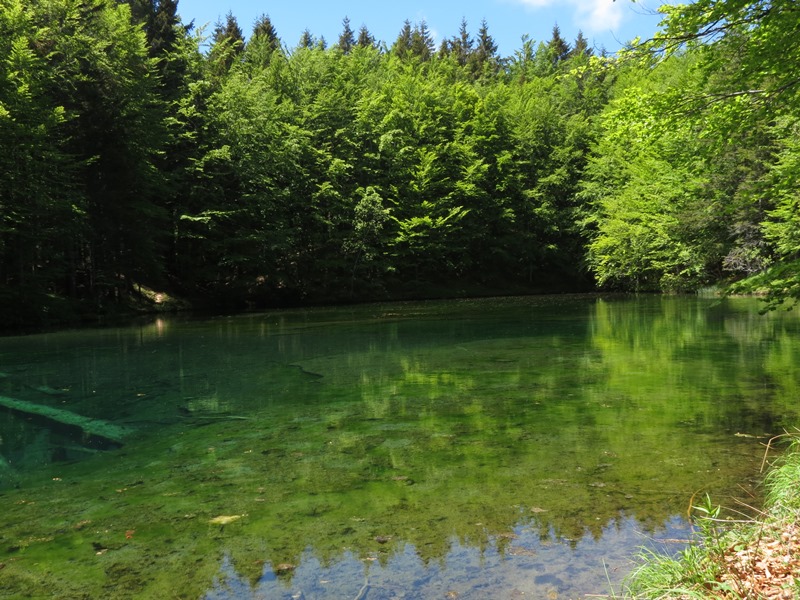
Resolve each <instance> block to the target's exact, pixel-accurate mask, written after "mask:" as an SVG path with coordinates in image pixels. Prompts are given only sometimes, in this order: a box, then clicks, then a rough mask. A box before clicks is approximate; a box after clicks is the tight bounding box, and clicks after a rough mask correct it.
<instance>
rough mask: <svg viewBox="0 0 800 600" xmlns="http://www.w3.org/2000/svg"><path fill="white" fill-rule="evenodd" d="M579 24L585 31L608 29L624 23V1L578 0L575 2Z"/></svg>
mask: <svg viewBox="0 0 800 600" xmlns="http://www.w3.org/2000/svg"><path fill="white" fill-rule="evenodd" d="M574 4H575V5H576V11H577V13H576V14H577V21H578V25H580V26H581V28H582V29H583V30H584V31H588V32H593V31H608V30H609V29H612V30H613V29H616V28H617V27H619V26H620V24H621V23H622V3H621V2H614V0H578V1H577V2H574Z"/></svg>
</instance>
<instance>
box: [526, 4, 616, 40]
mask: <svg viewBox="0 0 800 600" xmlns="http://www.w3.org/2000/svg"><path fill="white" fill-rule="evenodd" d="M515 1H516V2H517V3H519V4H522V5H523V6H528V7H530V8H547V7H550V6H557V5H559V4H561V5H564V4H568V5H570V6H572V8H573V9H574V15H573V19H574V20H575V22H576V23H577V24H578V26H579V27H580V28H581V29H582V30H583V31H584V32H585V33H592V32H599V31H608V30H609V29H616V28H617V27H619V26H620V24H621V23H622V15H623V7H622V5H623V3H622V2H614V0H515Z"/></svg>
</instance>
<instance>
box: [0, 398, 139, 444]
mask: <svg viewBox="0 0 800 600" xmlns="http://www.w3.org/2000/svg"><path fill="white" fill-rule="evenodd" d="M0 406H4V407H6V408H8V409H11V410H13V411H14V412H17V413H20V414H22V415H24V416H31V417H38V418H39V419H42V420H44V421H45V422H51V423H55V424H58V425H65V426H67V427H72V428H77V429H79V430H80V431H81V432H82V433H83V434H84V436H86V437H87V438H90V439H91V438H95V439H99V440H106V441H110V442H114V443H115V444H122V440H123V438H125V437H126V436H128V435H130V434H131V433H133V430H132V429H130V428H128V427H123V426H122V425H116V424H114V423H110V422H108V421H103V420H102V419H92V418H90V417H84V416H83V415H79V414H76V413H74V412H70V411H68V410H64V409H63V408H55V407H53V406H45V405H42V404H35V403H34V402H28V401H26V400H17V399H15V398H8V397H6V396H0Z"/></svg>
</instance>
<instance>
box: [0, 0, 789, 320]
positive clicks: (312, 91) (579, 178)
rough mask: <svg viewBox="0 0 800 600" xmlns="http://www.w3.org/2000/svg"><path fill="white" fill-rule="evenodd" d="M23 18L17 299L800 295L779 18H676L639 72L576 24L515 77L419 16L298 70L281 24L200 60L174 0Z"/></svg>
mask: <svg viewBox="0 0 800 600" xmlns="http://www.w3.org/2000/svg"><path fill="white" fill-rule="evenodd" d="M3 7H4V10H3V11H2V16H1V17H0V27H1V28H2V33H3V37H2V40H1V41H0V60H2V63H1V64H2V71H0V137H2V140H3V142H4V144H5V146H6V147H8V148H12V149H13V150H12V151H11V152H9V153H6V155H5V156H4V157H0V162H2V166H3V175H2V179H0V186H2V191H3V194H2V197H0V203H2V208H3V211H2V213H0V214H1V215H2V216H0V278H2V282H3V284H4V292H3V296H4V298H5V300H4V302H5V304H6V305H8V304H9V303H13V302H14V300H13V299H14V298H19V297H24V296H27V295H31V294H33V295H38V297H39V298H40V299H41V302H44V303H47V302H48V301H47V300H46V298H47V297H52V298H55V299H58V298H64V297H69V298H73V299H75V300H87V301H89V303H90V304H93V305H95V306H97V305H108V304H109V302H111V303H116V302H118V301H120V300H122V298H123V297H124V295H125V294H126V293H127V292H128V291H129V290H131V289H133V286H134V284H135V283H145V284H148V283H149V284H157V285H171V286H173V287H175V288H177V289H179V290H180V291H181V292H182V293H184V294H186V295H189V296H194V297H203V298H205V299H207V300H209V301H210V302H212V303H217V302H225V303H231V304H233V305H244V304H245V303H253V302H255V303H263V304H271V303H283V302H292V303H294V302H301V301H315V302H318V301H325V300H355V299H365V298H382V297H386V296H395V295H396V296H408V295H431V294H440V293H461V292H463V291H464V290H467V289H471V290H477V291H480V292H510V291H531V290H537V289H553V288H554V287H558V288H561V289H573V288H580V287H581V286H582V285H585V284H586V283H587V282H588V281H589V279H591V278H592V277H593V278H594V279H595V281H596V282H597V283H599V284H600V285H602V286H606V287H613V288H616V289H624V290H668V291H688V290H693V289H696V288H697V287H699V286H703V285H707V284H713V283H716V282H719V281H721V280H741V279H743V282H741V283H739V284H738V287H737V288H735V289H738V290H756V289H760V290H762V291H765V292H766V293H767V294H768V297H769V299H770V300H771V301H772V302H773V304H780V303H782V302H783V300H784V299H786V298H797V297H800V283H798V281H800V278H798V275H797V273H798V271H799V270H800V268H798V267H797V264H798V260H800V258H799V256H800V255H799V254H798V250H799V249H800V247H799V244H800V241H799V240H800V235H798V233H797V231H798V225H800V223H798V220H797V213H798V206H797V193H796V192H797V182H798V176H797V174H798V164H800V162H799V161H798V159H797V156H798V151H800V148H798V145H797V142H796V140H797V124H796V118H795V117H794V116H793V115H794V114H796V108H797V107H798V96H797V88H798V85H797V81H798V80H800V79H798V77H800V76H799V75H798V73H796V69H797V67H796V65H797V64H800V60H789V59H792V58H793V57H796V56H795V55H796V54H797V53H798V52H800V50H799V49H798V46H799V44H798V42H797V41H796V40H795V38H796V36H794V37H793V36H792V35H791V34H792V32H793V31H794V29H793V27H794V25H793V23H794V21H793V20H792V16H793V15H794V13H793V12H792V10H791V9H790V7H788V5H786V4H785V3H777V4H775V5H774V6H770V7H769V10H767V5H766V4H765V3H762V2H743V1H741V0H736V1H733V0H728V1H721V0H718V1H714V0H703V1H699V2H696V3H693V4H691V5H689V7H687V8H686V9H685V10H684V9H678V8H676V7H665V8H664V9H663V10H664V13H665V21H664V29H663V31H662V32H661V33H659V34H658V35H656V36H655V38H654V41H652V42H650V43H649V45H646V46H640V47H633V48H632V49H631V50H630V51H629V52H627V53H623V54H622V55H621V56H620V57H619V58H609V57H605V56H594V55H593V53H592V51H591V50H590V49H589V48H588V43H587V41H586V39H585V38H584V37H583V35H582V34H580V33H579V34H578V36H577V37H576V39H575V42H574V44H569V43H568V42H567V41H566V39H565V38H564V37H563V36H562V34H561V32H560V30H559V29H558V28H557V27H555V28H554V29H553V35H552V37H551V39H550V40H549V41H546V42H542V43H539V44H538V45H537V44H536V43H534V42H533V41H532V40H530V39H528V38H523V41H522V47H521V48H520V49H519V50H518V51H517V52H515V53H514V55H513V56H512V57H509V58H502V57H499V56H498V55H497V45H496V44H495V42H494V40H493V39H492V36H491V35H490V33H489V29H488V25H487V23H486V21H483V22H482V23H481V24H480V26H479V28H478V30H477V32H476V33H475V34H474V35H471V34H470V32H469V30H468V26H467V23H466V21H464V20H462V22H461V25H460V28H459V31H458V34H457V35H456V36H454V37H452V38H450V39H445V41H444V42H443V43H442V45H441V48H440V49H439V52H438V53H436V52H434V48H433V43H432V37H431V34H430V31H429V30H428V28H427V25H426V24H425V23H424V22H420V23H415V24H413V25H412V23H411V22H410V21H406V23H405V24H404V25H403V27H402V29H401V31H400V34H399V35H398V37H397V40H396V41H395V42H394V44H393V45H392V47H391V50H390V51H385V49H386V46H385V45H383V44H382V43H379V42H378V41H377V40H375V39H374V38H373V36H372V35H371V34H370V33H369V31H368V30H367V28H366V26H362V28H361V30H360V31H359V35H358V38H356V35H355V32H353V30H352V29H351V28H350V23H349V20H348V19H347V18H345V20H344V22H343V32H342V36H341V37H340V39H339V41H338V43H337V44H336V45H335V46H334V47H332V48H331V49H326V47H325V43H324V41H323V40H316V39H314V37H313V36H312V35H311V33H310V32H305V34H304V36H303V39H302V40H301V43H300V44H299V45H298V47H296V48H294V49H293V50H289V49H287V48H282V47H281V44H280V40H279V38H278V37H277V33H276V31H275V28H274V27H273V25H272V23H271V22H270V20H269V17H267V16H262V17H261V18H260V19H259V20H258V21H257V22H256V23H255V25H254V29H253V34H252V37H251V39H250V40H248V41H247V43H245V39H244V35H243V33H242V31H241V28H239V25H238V23H237V21H236V18H235V16H234V15H233V14H228V15H227V16H226V18H225V20H224V21H223V22H220V23H219V24H218V25H217V27H216V28H215V30H214V31H213V34H212V36H211V40H210V42H211V44H210V46H209V47H208V50H207V51H206V52H205V53H203V52H202V51H201V49H202V48H203V47H204V44H205V39H204V37H203V35H202V32H199V33H197V34H194V35H190V34H189V32H188V30H187V28H186V27H184V26H183V25H181V24H180V22H179V20H178V16H177V14H178V12H177V2H175V1H174V0H159V1H158V2H144V1H141V0H132V1H131V2H129V3H118V2H116V1H112V0H51V1H48V2H44V1H43V0H40V1H36V2H29V3H24V2H20V1H17V0H4V4H3ZM45 248H47V252H45V251H44V249H45ZM448 289H449V290H452V291H450V292H448V291H443V290H448ZM41 302H40V303H38V304H37V303H34V305H35V306H36V308H34V309H32V310H33V311H34V312H36V311H41V310H42V309H43V306H44V305H43V304H42V303H41ZM29 317H30V315H29V316H28V317H24V318H23V317H20V320H26V319H28V318H29Z"/></svg>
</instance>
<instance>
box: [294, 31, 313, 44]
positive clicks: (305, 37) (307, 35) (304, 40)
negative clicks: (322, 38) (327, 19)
mask: <svg viewBox="0 0 800 600" xmlns="http://www.w3.org/2000/svg"><path fill="white" fill-rule="evenodd" d="M315 43H316V42H315V40H314V36H313V35H311V31H309V30H308V29H304V30H303V33H302V34H301V35H300V41H299V42H297V47H298V48H313V47H314V44H315Z"/></svg>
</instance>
